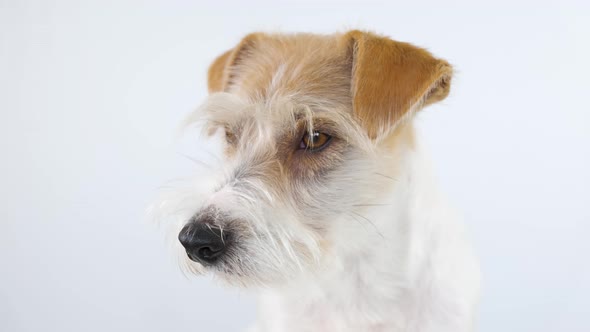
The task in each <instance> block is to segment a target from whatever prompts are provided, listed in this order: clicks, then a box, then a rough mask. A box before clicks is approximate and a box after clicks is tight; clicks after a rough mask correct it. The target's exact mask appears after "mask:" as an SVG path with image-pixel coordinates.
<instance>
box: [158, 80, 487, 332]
mask: <svg viewBox="0 0 590 332" xmlns="http://www.w3.org/2000/svg"><path fill="white" fill-rule="evenodd" d="M279 76H280V75H279ZM277 79H278V78H277ZM298 105H299V104H298V102H297V101H296V99H289V100H284V99H281V100H279V99H276V100H270V101H267V102H265V103H264V104H256V103H251V102H249V101H245V100H241V99H240V98H239V97H236V96H235V95H229V94H223V93H222V94H216V95H213V96H211V97H210V98H209V100H208V101H207V102H206V103H205V104H204V106H203V107H202V108H201V109H200V110H199V111H198V112H196V115H195V116H193V117H191V120H190V122H191V123H195V122H201V123H202V124H204V125H205V126H213V127H215V125H218V124H219V123H225V124H227V125H230V126H231V125H232V123H240V125H242V126H243V127H242V129H241V130H242V131H243V132H247V137H248V139H247V141H245V142H242V143H240V144H239V145H238V148H237V152H236V155H235V156H234V157H232V158H230V159H228V160H226V161H224V167H223V169H222V170H220V172H218V173H219V177H218V178H216V179H213V180H210V182H211V183H212V184H211V185H208V186H203V183H197V182H187V185H186V186H184V188H185V189H184V190H180V191H175V193H174V194H173V195H172V196H168V197H167V198H165V199H164V200H162V203H161V205H160V206H159V211H160V212H159V213H160V214H162V215H165V216H166V217H167V218H171V217H172V218H173V219H174V220H175V221H176V222H175V223H174V225H175V227H173V230H174V233H173V234H177V232H178V230H179V229H180V227H182V226H183V224H184V223H185V222H186V221H187V220H189V219H190V217H191V216H192V215H194V214H196V213H197V212H198V211H199V210H200V209H202V208H204V207H207V206H215V207H216V208H217V209H219V210H220V211H223V213H226V214H228V215H231V216H232V218H234V219H235V218H238V219H239V220H242V221H241V222H240V224H239V225H238V229H239V231H240V232H242V233H243V234H244V238H243V240H240V245H239V250H236V252H235V253H234V254H233V256H232V260H228V262H227V263H226V264H224V265H223V268H212V269H211V272H213V274H214V275H215V276H217V277H219V278H220V280H222V281H224V282H227V283H229V284H232V285H238V286H244V287H249V288H254V289H257V290H258V292H259V293H260V300H259V317H258V320H257V325H256V327H254V328H253V329H252V330H251V331H255V332H306V331H309V332H311V331H313V332H317V331H322V332H347V331H350V332H353V331H354V332H379V331H405V332H431V331H439V332H441V331H453V332H460V331H471V330H472V329H473V324H474V315H475V308H476V303H477V298H478V285H479V280H478V279H479V272H478V267H477V263H476V260H475V259H474V257H473V255H472V253H471V249H470V246H469V244H468V243H467V241H466V239H465V236H464V230H463V228H462V227H461V224H460V223H459V222H458V218H457V216H456V215H455V213H454V212H453V211H452V210H451V209H450V208H449V207H448V204H447V203H446V201H445V200H444V199H443V198H442V197H441V195H440V194H439V193H438V191H437V190H436V184H435V181H434V180H433V178H432V175H431V171H430V169H429V166H428V164H429V163H428V162H427V161H426V160H425V159H424V158H423V156H422V154H421V150H420V149H419V148H416V147H406V146H402V147H400V148H399V149H397V150H396V152H395V153H390V152H389V151H386V150H384V149H383V148H381V147H380V146H379V144H378V143H375V142H374V141H371V140H370V139H369V138H368V137H367V136H366V135H365V134H364V132H363V130H362V129H361V128H360V127H359V125H357V124H356V123H355V122H354V121H353V119H352V118H351V117H348V116H347V115H346V113H345V112H330V113H329V115H330V116H331V117H336V118H335V119H334V120H335V121H337V122H338V123H339V125H340V127H341V129H342V131H343V133H344V134H343V135H344V136H346V137H343V138H342V139H343V140H344V141H346V142H347V144H349V145H350V146H351V148H350V149H349V150H347V152H346V155H345V158H344V161H343V163H342V164H341V165H339V166H338V167H337V168H336V169H334V170H332V171H330V172H329V173H328V174H327V175H326V176H325V178H323V179H322V180H321V181H322V182H321V183H320V184H318V185H313V188H297V189H295V190H296V191H297V193H296V194H297V197H298V198H297V199H296V198H295V194H294V193H284V192H283V191H280V190H278V189H277V188H273V187H272V185H270V184H269V183H268V182H266V181H265V174H264V172H262V171H261V170H264V169H267V168H268V167H271V168H272V167H273V162H274V159H273V158H274V154H275V153H276V151H275V149H274V148H273V147H274V146H275V139H276V137H277V134H280V132H281V130H285V129H284V128H289V127H290V126H291V125H292V123H293V121H294V116H293V115H294V114H296V113H297V112H298V110H299V111H301V112H300V113H303V114H307V116H311V115H310V114H311V113H313V114H316V115H318V114H319V115H321V114H328V113H326V112H322V110H321V107H316V108H314V110H313V111H311V110H310V109H309V108H305V107H303V106H301V107H300V106H298ZM318 105H319V102H318ZM316 106H317V105H316ZM326 107H327V108H329V107H330V106H326ZM309 121H311V120H310V119H309ZM406 121H411V119H408V120H406ZM281 128H282V129H281ZM392 164H394V165H395V167H394V168H393V169H392V168H391V165H392ZM277 167H278V166H277ZM236 170H240V172H241V173H245V174H241V173H240V174H238V175H236ZM203 188H205V189H203ZM301 200H304V201H305V205H302V204H301V202H300V201H301ZM302 206H305V207H304V208H303V207H302ZM219 226H220V227H221V228H223V227H226V226H227V227H234V228H235V227H236V225H235V224H234V225H233V226H231V225H224V224H223V222H222V221H220V224H219ZM317 228H320V229H322V231H321V232H320V231H317V230H316V229H317ZM176 242H177V241H175V243H176ZM178 247H180V246H178ZM180 257H181V258H182V259H181V262H182V264H183V266H184V268H185V270H187V271H190V272H195V273H202V272H208V271H206V270H204V269H203V268H202V267H201V266H200V265H199V264H197V263H194V262H192V261H190V260H188V259H187V258H186V254H184V252H183V251H182V250H181V253H180Z"/></svg>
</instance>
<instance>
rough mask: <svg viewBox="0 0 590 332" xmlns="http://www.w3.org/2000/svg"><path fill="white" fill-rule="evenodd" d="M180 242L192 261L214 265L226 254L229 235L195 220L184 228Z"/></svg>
mask: <svg viewBox="0 0 590 332" xmlns="http://www.w3.org/2000/svg"><path fill="white" fill-rule="evenodd" d="M178 240H179V241H180V243H181V244H182V246H183V247H184V248H185V249H186V254H187V255H188V257H189V258H190V259H191V260H193V261H195V262H198V263H201V264H203V265H213V264H215V262H217V261H218V260H219V259H220V258H221V257H222V256H223V255H224V254H225V253H226V251H227V248H228V245H229V233H228V232H227V231H225V230H223V231H222V230H221V229H220V228H218V227H215V226H211V225H210V224H208V223H206V222H203V221H202V220H193V221H191V222H189V223H188V224H187V225H186V226H184V227H183V228H182V230H181V231H180V233H179V234H178Z"/></svg>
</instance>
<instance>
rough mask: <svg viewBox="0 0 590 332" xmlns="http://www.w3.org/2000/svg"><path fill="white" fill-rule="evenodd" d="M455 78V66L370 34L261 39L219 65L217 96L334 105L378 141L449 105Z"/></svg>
mask: <svg viewBox="0 0 590 332" xmlns="http://www.w3.org/2000/svg"><path fill="white" fill-rule="evenodd" d="M451 75H452V68H451V66H450V65H449V64H448V63H447V62H445V61H444V60H440V59H437V58H435V57H433V56H432V55H431V54H430V53H429V52H427V51H426V50H424V49H422V48H419V47H416V46H413V45H411V44H408V43H403V42H397V41H393V40H391V39H389V38H386V37H382V36H378V35H376V34H372V33H368V32H362V31H358V30H353V31H350V32H348V33H346V34H334V35H312V34H292V35H284V34H264V33H253V34H250V35H248V36H246V37H245V38H244V39H243V40H242V41H241V42H240V43H239V44H238V46H236V47H235V48H234V49H232V50H230V51H228V52H226V53H224V54H223V55H221V56H220V57H219V58H217V59H216V60H215V62H214V63H213V64H212V65H211V67H210V70H209V90H210V92H215V91H228V92H231V93H234V94H237V95H239V96H241V97H244V98H246V99H247V100H250V101H256V102H260V101H266V100H269V99H271V98H274V97H277V96H286V97H290V98H293V99H295V100H296V102H301V103H307V104H309V105H310V107H312V108H313V107H314V106H317V105H314V104H322V105H323V106H326V105H328V106H331V107H333V108H335V109H338V110H339V111H345V112H351V113H353V114H354V115H355V116H356V118H357V119H358V121H359V122H360V124H361V125H362V126H363V127H364V128H365V130H366V131H367V134H368V136H369V137H371V138H377V137H379V136H382V135H383V134H387V133H389V132H390V129H391V128H394V127H395V124H397V122H398V121H400V119H402V118H403V117H404V116H405V115H406V114H407V113H408V112H410V111H416V110H418V109H419V108H421V107H423V106H426V105H429V104H432V103H434V102H436V101H439V100H442V99H444V98H445V97H446V96H447V95H448V93H449V89H450V80H451Z"/></svg>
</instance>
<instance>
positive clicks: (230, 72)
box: [207, 33, 263, 93]
mask: <svg viewBox="0 0 590 332" xmlns="http://www.w3.org/2000/svg"><path fill="white" fill-rule="evenodd" d="M262 36H263V34H262V33H251V34H249V35H247V36H246V37H244V38H243V39H242V40H241V41H240V43H239V44H238V46H236V47H235V48H233V49H231V50H229V51H226V52H225V53H223V54H222V55H220V56H218V57H217V58H216V59H215V60H214V61H213V63H212V64H211V66H209V71H208V82H207V83H208V87H209V93H213V92H219V91H225V90H226V89H227V87H228V86H229V85H230V84H231V83H232V81H233V80H234V78H235V70H236V67H237V66H238V65H239V63H240V61H242V60H243V57H245V56H247V54H248V52H249V51H250V50H251V48H252V47H254V45H255V44H256V42H257V41H258V40H259V39H260V38H261V37H262Z"/></svg>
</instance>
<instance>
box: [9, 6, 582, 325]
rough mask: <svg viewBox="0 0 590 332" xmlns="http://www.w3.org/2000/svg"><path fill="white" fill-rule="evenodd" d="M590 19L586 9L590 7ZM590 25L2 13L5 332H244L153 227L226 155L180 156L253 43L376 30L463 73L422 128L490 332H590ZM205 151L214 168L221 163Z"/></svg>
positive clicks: (246, 12)
mask: <svg viewBox="0 0 590 332" xmlns="http://www.w3.org/2000/svg"><path fill="white" fill-rule="evenodd" d="M585 3H586V4H585ZM589 17H590V5H588V2H587V1H586V2H583V1H580V2H578V3H577V4H576V3H574V2H566V1H555V3H550V2H543V1H523V2H514V1H512V2H505V3H502V2H498V1H494V2H490V3H489V4H475V3H473V2H472V1H465V2H464V3H461V2H455V1H432V2H429V3H426V2H413V1H403V2H402V1H387V2H385V1H383V2H378V1H325V2H321V1H317V0H316V1H300V2H291V3H287V2H280V1H266V2H264V1H235V2H227V1H208V2H204V1H160V2H152V1H138V2H128V1H38V2H33V1H24V0H20V1H7V0H0V112H1V117H0V160H1V162H0V170H1V171H0V180H1V181H0V331H2V332H4V331H6V332H13V331H14V332H17V331H18V332H20V331H60V332H63V331H91V332H92V331H142V332H151V331H228V332H229V331H241V330H243V329H244V328H245V327H246V326H247V325H249V324H250V323H251V322H252V321H253V320H254V317H255V301H254V297H253V295H252V294H250V293H249V292H247V291H244V290H235V289H224V288H222V287H220V286H219V285H217V284H215V283H214V282H212V281H211V280H210V279H209V278H206V277H205V278H193V277H189V278H186V277H184V276H183V275H182V273H181V272H180V269H179V268H178V266H177V264H176V260H175V258H174V256H173V253H172V252H171V251H170V250H168V246H167V245H166V242H165V236H164V231H163V229H159V228H157V227H156V226H154V225H152V224H150V223H149V222H147V221H146V217H145V210H146V207H147V206H148V205H149V204H150V203H151V202H152V201H153V199H154V198H155V197H156V195H157V192H158V188H160V187H161V186H162V185H164V184H166V183H167V181H169V180H171V179H175V178H178V177H181V176H186V175H189V174H191V173H194V172H199V171H201V170H199V169H198V168H197V167H195V164H194V163H191V162H190V160H188V158H185V157H183V155H184V154H189V155H191V154H192V155H193V156H195V154H196V155H197V157H198V154H199V153H202V154H205V153H210V152H211V153H216V149H215V147H214V146H211V145H210V144H208V143H207V142H202V141H199V140H193V141H189V142H188V143H189V144H188V145H187V144H184V143H186V142H184V143H183V144H180V145H178V144H177V142H176V141H175V135H176V129H177V127H178V125H179V123H180V122H181V120H182V119H183V118H184V117H185V116H186V115H187V114H188V113H189V112H191V111H192V110H193V109H195V107H197V105H199V103H200V102H201V101H202V100H203V98H204V97H205V95H206V81H205V73H206V70H207V67H208V65H209V64H210V62H211V61H212V59H214V57H215V56H217V55H219V54H220V53H221V52H223V51H225V50H227V49H229V48H230V47H232V46H234V45H235V44H236V43H237V42H238V41H239V39H240V38H241V37H242V36H243V35H245V34H246V33H248V32H251V31H255V30H265V31H269V30H270V31H284V32H293V31H306V32H317V33H330V32H334V31H344V30H346V29H349V28H364V29H370V30H373V31H376V32H379V33H383V34H386V35H389V36H391V37H392V38H394V39H398V40H403V41H409V42H412V43H414V44H417V45H420V46H423V47H426V48H428V49H429V50H431V51H432V52H433V53H434V54H436V55H437V56H440V57H443V58H445V59H447V60H448V61H449V62H451V63H452V64H453V65H454V66H455V68H456V76H455V79H454V81H453V87H452V93H451V95H450V97H449V98H448V99H446V100H445V101H444V102H443V103H441V104H438V105H435V106H432V107H429V108H427V109H425V110H424V111H422V112H421V113H420V114H419V115H418V118H417V120H416V121H417V123H418V128H419V131H420V137H421V138H422V143H423V144H424V145H425V146H426V147H427V148H428V150H429V151H430V152H431V154H432V159H433V160H434V163H435V166H436V170H437V174H438V177H439V179H440V183H441V186H442V187H443V188H444V190H445V191H446V192H447V193H448V195H449V196H450V198H451V200H452V201H453V202H454V204H455V205H456V206H457V207H459V208H460V210H461V211H462V212H463V214H464V216H465V220H466V223H467V224H468V227H469V229H470V231H471V233H472V238H473V239H474V243H475V246H476V248H477V251H478V255H479V256H480V258H481V261H482V269H483V275H484V293H483V296H482V304H481V308H480V319H479V323H478V326H479V330H480V331H489V332H492V331H494V332H495V331H519V332H526V331H530V332H543V331H568V332H577V331H580V332H582V331H586V332H587V331H590V264H589V262H590V258H589V257H588V256H589V253H590V226H589V224H590V207H589V205H590V199H589V198H590V194H589V189H588V187H589V186H590V175H589V170H590V151H589V150H590V148H589V143H590V107H589V106H588V103H589V102H590V99H589V98H588V96H589V94H590V91H589V88H590V86H589V83H588V82H589V77H590V66H589V59H590V45H589V40H590V19H589ZM203 151H206V152H203Z"/></svg>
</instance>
